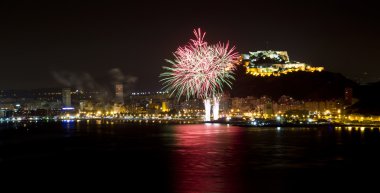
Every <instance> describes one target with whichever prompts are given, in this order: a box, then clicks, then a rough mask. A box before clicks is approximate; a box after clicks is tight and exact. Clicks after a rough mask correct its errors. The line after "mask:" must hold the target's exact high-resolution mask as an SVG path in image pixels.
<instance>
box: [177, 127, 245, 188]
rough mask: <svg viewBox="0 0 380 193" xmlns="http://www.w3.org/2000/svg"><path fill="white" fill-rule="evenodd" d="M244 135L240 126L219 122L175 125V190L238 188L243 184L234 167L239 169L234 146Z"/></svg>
mask: <svg viewBox="0 0 380 193" xmlns="http://www.w3.org/2000/svg"><path fill="white" fill-rule="evenodd" d="M241 134H242V130H241V128H239V127H233V126H231V127H226V126H221V125H218V124H206V125H179V126H175V128H174V136H175V141H176V143H175V144H176V147H175V149H174V156H173V159H174V163H175V169H174V170H175V172H174V175H175V177H174V179H176V182H175V183H174V184H175V190H177V191H178V192H222V191H226V190H230V191H233V190H235V191H237V189H238V188H239V187H240V185H239V183H238V182H237V181H236V180H235V179H236V178H235V177H234V175H235V174H233V171H232V170H231V169H232V168H235V169H238V165H239V162H238V161H237V160H239V159H240V158H239V155H238V152H239V151H235V146H236V144H237V143H238V141H239V137H240V135H241Z"/></svg>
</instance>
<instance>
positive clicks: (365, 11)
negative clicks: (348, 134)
mask: <svg viewBox="0 0 380 193" xmlns="http://www.w3.org/2000/svg"><path fill="white" fill-rule="evenodd" d="M379 19H380V12H379V11H378V6H377V5H376V4H375V3H372V2H371V1H366V0H361V1H347V0H341V1H333V0H329V1H327V0H322V1H278V2H276V1H274V0H272V1H270V2H265V1H247V2H245V1H241V2H239V1H206V0H203V1H177V2H161V1H157V2H148V1H139V2H134V3H132V2H127V1H124V2H122V3H120V2H112V1H104V2H100V1H81V2H79V1H74V2H68V1H54V2H53V1H47V2H41V1H39V2H38V1H26V2H17V3H16V2H13V3H9V2H1V3H0V23H1V28H0V29H1V30H0V65H1V71H0V89H10V88H41V87H57V86H60V84H59V83H58V82H57V81H56V80H55V79H54V77H53V76H52V72H63V71H64V72H69V73H74V74H75V73H76V74H81V73H88V74H90V75H91V76H92V77H94V79H96V80H98V81H106V80H107V78H106V77H107V76H108V75H109V74H108V73H107V72H108V71H109V70H110V69H113V68H119V69H120V70H121V71H122V72H123V73H124V74H126V75H133V76H136V77H138V81H137V89H138V90H144V91H145V90H158V89H160V88H161V85H160V84H159V82H158V80H159V79H158V75H159V73H160V72H161V66H163V65H166V63H165V61H164V59H165V58H171V52H172V51H174V50H175V49H176V47H177V46H178V45H181V44H183V43H186V42H187V40H188V39H189V38H190V37H192V29H193V28H195V27H201V28H203V29H204V30H206V31H207V35H206V39H207V40H208V41H209V42H216V41H219V40H220V41H227V40H230V42H232V43H233V44H235V45H236V47H237V48H238V51H239V52H241V53H246V52H248V51H254V50H262V49H265V48H266V45H268V48H269V49H272V50H287V51H288V53H289V55H290V58H291V59H293V60H297V61H302V62H308V63H310V64H312V65H316V66H325V67H326V69H327V70H329V71H333V72H340V73H343V74H344V75H346V76H348V77H350V78H354V77H359V76H363V73H367V74H368V75H367V79H369V78H370V79H371V80H374V79H376V78H379V77H380V62H379V56H380V54H379V52H380V38H379V32H380V26H379V25H380V22H379ZM266 42H268V43H266Z"/></svg>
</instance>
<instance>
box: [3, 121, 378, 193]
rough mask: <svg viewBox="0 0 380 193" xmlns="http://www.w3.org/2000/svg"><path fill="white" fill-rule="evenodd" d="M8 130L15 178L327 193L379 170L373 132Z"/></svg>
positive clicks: (121, 127) (102, 124)
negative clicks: (41, 173) (32, 174)
mask: <svg viewBox="0 0 380 193" xmlns="http://www.w3.org/2000/svg"><path fill="white" fill-rule="evenodd" d="M9 127H10V128H11V129H8V130H5V129H4V131H3V130H1V131H2V132H1V133H0V152H2V154H0V160H2V161H1V162H0V163H1V164H4V163H5V164H7V167H8V168H11V169H12V172H13V169H15V168H19V167H20V165H24V163H26V162H25V160H26V159H28V160H29V161H34V162H33V163H34V165H39V166H40V167H41V168H43V167H46V165H47V164H51V165H52V166H53V167H54V168H56V167H57V166H59V167H62V166H67V167H66V168H64V169H62V170H63V171H66V170H67V171H69V172H68V173H75V172H77V171H81V170H82V169H83V168H86V167H88V168H89V169H88V171H91V172H92V171H94V172H95V173H98V172H99V171H102V169H103V170H104V171H103V173H105V174H107V175H98V176H96V175H94V178H96V179H101V180H100V181H106V180H107V179H112V180H111V181H114V180H122V181H123V184H128V182H130V181H133V180H130V179H135V180H134V181H133V182H134V183H135V182H142V183H143V184H144V185H146V184H156V185H157V186H158V187H160V185H162V184H166V183H167V184H169V186H170V188H168V189H165V187H164V188H163V189H165V190H166V191H164V192H179V193H189V192H304V189H301V188H297V187H298V186H300V184H301V185H304V186H307V187H313V188H312V189H313V190H314V188H315V187H320V189H322V190H324V189H325V188H327V187H329V186H330V185H336V186H337V187H338V185H339V184H341V182H344V183H350V184H353V183H351V182H355V183H356V184H361V183H358V182H357V180H358V179H357V178H356V177H355V176H356V175H355V174H360V175H358V176H360V177H361V178H360V180H362V179H365V180H368V178H366V176H367V175H365V173H363V172H356V173H355V172H354V171H364V172H365V171H368V170H370V171H372V172H376V171H379V167H380V166H379V164H378V163H380V159H379V158H378V156H377V152H378V150H379V148H380V134H379V129H378V128H374V127H372V128H371V127H355V126H352V127H318V128H317V127H310V128H309V127H304V128H292V127H237V126H231V125H223V124H191V125H187V124H181V125H169V124H151V123H150V124H146V123H145V121H142V122H139V121H133V122H132V121H131V122H130V123H125V122H118V121H109V120H103V121H101V120H91V121H69V122H58V123H54V122H53V123H50V125H46V124H40V125H36V124H35V123H30V124H29V123H25V124H22V125H20V126H18V127H13V126H9ZM24 139H25V140H24ZM23 140H24V141H23ZM39 156H40V157H39ZM28 163H29V162H28ZM34 165H33V164H31V165H30V166H34ZM25 167H26V168H29V166H28V165H25ZM36 168H37V167H36ZM67 168H68V169H67ZM110 168H111V169H110ZM21 171H24V170H21ZM115 172H116V173H117V172H119V174H122V175H121V176H124V177H122V178H119V177H117V176H118V175H116V174H115V175H114V173H115ZM54 174H56V173H55V172H54V173H53V174H52V175H54ZM57 175H58V177H59V174H58V173H57ZM139 175H141V177H140V178H139ZM126 176H127V177H126ZM149 176H153V177H149ZM56 177H57V176H56ZM85 177H92V176H90V175H88V176H85ZM113 177H114V178H113ZM84 179H85V178H80V179H79V181H80V180H84ZM141 179H142V180H141ZM322 179H323V180H322ZM321 181H323V183H320V182H321ZM337 181H338V182H339V183H338V182H337ZM329 182H331V183H332V182H334V184H331V183H329ZM134 183H130V184H128V185H129V186H131V184H134ZM146 186H147V185H146ZM162 186H164V185H162ZM125 187H128V186H127V185H126V186H125ZM138 187H140V186H138ZM339 188H340V186H339ZM297 190H302V191H297ZM307 190H310V189H307ZM316 190H317V189H316ZM157 191H159V190H157ZM157 191H155V192H157ZM129 192H133V191H129ZM137 192H139V191H137ZM306 192H309V191H306ZM337 192H341V191H337Z"/></svg>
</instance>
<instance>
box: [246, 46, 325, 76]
mask: <svg viewBox="0 0 380 193" xmlns="http://www.w3.org/2000/svg"><path fill="white" fill-rule="evenodd" d="M241 62H242V64H243V65H244V66H245V67H246V71H247V73H248V74H251V75H254V76H280V75H281V74H288V73H291V72H298V71H304V72H315V71H317V72H321V71H322V70H323V69H324V68H323V67H313V66H310V65H308V64H305V63H301V62H296V61H291V60H290V59H289V55H288V53H287V52H286V51H272V50H268V51H256V52H249V54H243V55H242V58H241Z"/></svg>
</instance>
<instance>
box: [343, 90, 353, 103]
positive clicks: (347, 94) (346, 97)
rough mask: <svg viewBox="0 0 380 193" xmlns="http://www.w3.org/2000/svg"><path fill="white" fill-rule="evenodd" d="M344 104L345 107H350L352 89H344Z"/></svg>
mask: <svg viewBox="0 0 380 193" xmlns="http://www.w3.org/2000/svg"><path fill="white" fill-rule="evenodd" d="M344 103H345V104H346V105H352V88H349V87H348V88H345V89H344Z"/></svg>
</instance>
